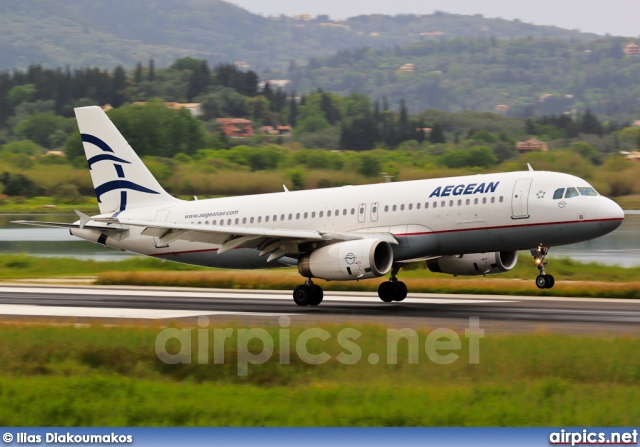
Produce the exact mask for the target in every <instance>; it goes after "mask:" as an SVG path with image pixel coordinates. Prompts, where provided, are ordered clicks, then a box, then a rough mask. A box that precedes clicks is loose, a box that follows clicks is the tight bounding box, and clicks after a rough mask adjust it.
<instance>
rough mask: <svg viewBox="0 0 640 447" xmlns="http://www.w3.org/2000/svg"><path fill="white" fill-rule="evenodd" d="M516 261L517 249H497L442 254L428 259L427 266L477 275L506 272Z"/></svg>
mask: <svg viewBox="0 0 640 447" xmlns="http://www.w3.org/2000/svg"><path fill="white" fill-rule="evenodd" d="M516 262H518V252H517V251H497V252H495V253H472V254H468V255H459V256H442V257H441V258H437V259H429V260H428V261H427V267H428V268H429V270H431V271H432V272H434V273H448V274H450V275H455V276H458V275H461V276H479V275H493V274H496V273H504V272H508V271H509V270H511V269H512V268H514V267H515V266H516Z"/></svg>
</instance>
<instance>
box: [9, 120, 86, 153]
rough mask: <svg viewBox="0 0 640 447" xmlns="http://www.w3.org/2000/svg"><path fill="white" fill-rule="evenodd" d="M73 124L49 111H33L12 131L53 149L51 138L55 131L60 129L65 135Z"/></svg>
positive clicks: (53, 142)
mask: <svg viewBox="0 0 640 447" xmlns="http://www.w3.org/2000/svg"><path fill="white" fill-rule="evenodd" d="M72 126H73V124H72V123H71V122H70V121H68V120H66V119H64V118H62V117H61V116H58V115H55V114H53V113H51V112H47V113H38V112H36V113H34V114H33V115H31V116H30V117H29V118H27V119H24V120H22V121H20V122H19V123H18V124H17V125H16V126H15V127H14V128H13V133H14V134H15V135H17V136H19V137H22V138H23V139H25V140H32V141H34V142H35V143H36V144H38V145H40V146H42V147H46V148H48V149H53V148H54V147H55V146H54V144H55V142H56V141H57V140H58V139H59V137H58V138H56V139H53V138H52V137H53V136H54V135H56V132H57V131H62V132H63V133H64V134H65V135H68V134H69V133H71V129H72V128H73V127H72Z"/></svg>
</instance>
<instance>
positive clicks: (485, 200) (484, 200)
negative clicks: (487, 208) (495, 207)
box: [482, 197, 487, 205]
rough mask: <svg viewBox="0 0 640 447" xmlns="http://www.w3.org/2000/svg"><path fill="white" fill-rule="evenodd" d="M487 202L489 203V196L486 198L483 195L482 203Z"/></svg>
mask: <svg viewBox="0 0 640 447" xmlns="http://www.w3.org/2000/svg"><path fill="white" fill-rule="evenodd" d="M486 203H487V198H486V197H483V198H482V204H483V205H484V204H486Z"/></svg>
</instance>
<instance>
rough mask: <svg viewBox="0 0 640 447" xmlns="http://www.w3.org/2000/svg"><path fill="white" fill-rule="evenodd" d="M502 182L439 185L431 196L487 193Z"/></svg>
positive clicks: (494, 189) (493, 190)
mask: <svg viewBox="0 0 640 447" xmlns="http://www.w3.org/2000/svg"><path fill="white" fill-rule="evenodd" d="M499 184H500V182H490V183H488V184H487V183H480V184H478V183H469V184H468V185H448V186H438V187H437V188H436V189H435V190H434V191H433V192H432V193H431V195H430V196H429V198H431V197H449V196H467V195H470V194H486V193H489V192H495V191H496V188H497V187H498V185H499Z"/></svg>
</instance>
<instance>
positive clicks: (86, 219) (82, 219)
mask: <svg viewBox="0 0 640 447" xmlns="http://www.w3.org/2000/svg"><path fill="white" fill-rule="evenodd" d="M74 213H76V215H77V216H78V217H79V218H80V229H81V230H82V229H83V228H84V226H85V225H86V224H87V222H89V221H90V220H91V218H90V217H89V216H87V215H86V214H84V213H81V212H80V211H78V210H74Z"/></svg>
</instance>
